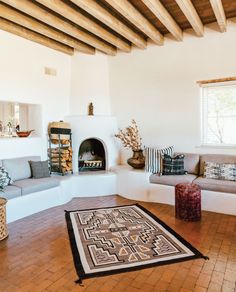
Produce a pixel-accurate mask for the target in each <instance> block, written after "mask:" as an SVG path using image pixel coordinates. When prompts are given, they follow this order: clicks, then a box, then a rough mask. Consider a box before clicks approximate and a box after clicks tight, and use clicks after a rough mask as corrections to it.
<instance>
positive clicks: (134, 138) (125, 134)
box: [115, 120, 142, 151]
mask: <svg viewBox="0 0 236 292" xmlns="http://www.w3.org/2000/svg"><path fill="white" fill-rule="evenodd" d="M115 137H116V138H118V139H120V140H121V142H122V144H123V146H124V147H125V148H130V149H132V150H133V151H138V150H141V148H142V139H141V137H140V135H139V130H138V126H137V124H136V122H135V120H132V121H131V126H129V127H127V128H125V129H123V130H122V129H119V132H118V134H116V135H115Z"/></svg>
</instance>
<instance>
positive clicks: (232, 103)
mask: <svg viewBox="0 0 236 292" xmlns="http://www.w3.org/2000/svg"><path fill="white" fill-rule="evenodd" d="M201 101H202V144H204V145H206V144H207V145H226V146H227V145H229V146H230V145H236V84H232V83H231V84H230V83H229V82H227V83H226V82H225V83H218V84H208V85H204V86H203V87H202V99H201Z"/></svg>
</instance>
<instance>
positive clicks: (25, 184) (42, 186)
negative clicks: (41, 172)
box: [13, 177, 60, 195]
mask: <svg viewBox="0 0 236 292" xmlns="http://www.w3.org/2000/svg"><path fill="white" fill-rule="evenodd" d="M13 184H14V186H17V187H19V188H21V191H22V195H27V194H30V193H35V192H40V191H43V190H47V189H50V188H54V187H57V186H59V184H60V182H59V180H57V179H55V178H52V177H45V178H37V179H35V178H31V179H23V180H18V181H15V182H14V183H13Z"/></svg>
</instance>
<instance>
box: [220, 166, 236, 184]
mask: <svg viewBox="0 0 236 292" xmlns="http://www.w3.org/2000/svg"><path fill="white" fill-rule="evenodd" d="M220 179H222V180H233V181H236V164H230V163H226V164H221V165H220Z"/></svg>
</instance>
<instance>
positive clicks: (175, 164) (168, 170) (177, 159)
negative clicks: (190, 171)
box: [161, 154, 187, 175]
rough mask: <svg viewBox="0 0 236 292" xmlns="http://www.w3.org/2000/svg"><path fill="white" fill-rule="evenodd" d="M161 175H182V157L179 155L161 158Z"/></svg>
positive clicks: (183, 172) (184, 172)
mask: <svg viewBox="0 0 236 292" xmlns="http://www.w3.org/2000/svg"><path fill="white" fill-rule="evenodd" d="M161 173H162V174H163V175H184V174H187V171H185V170H184V155H183V154H179V155H176V156H174V157H171V156H170V155H167V154H164V155H163V156H162V172H161Z"/></svg>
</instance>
